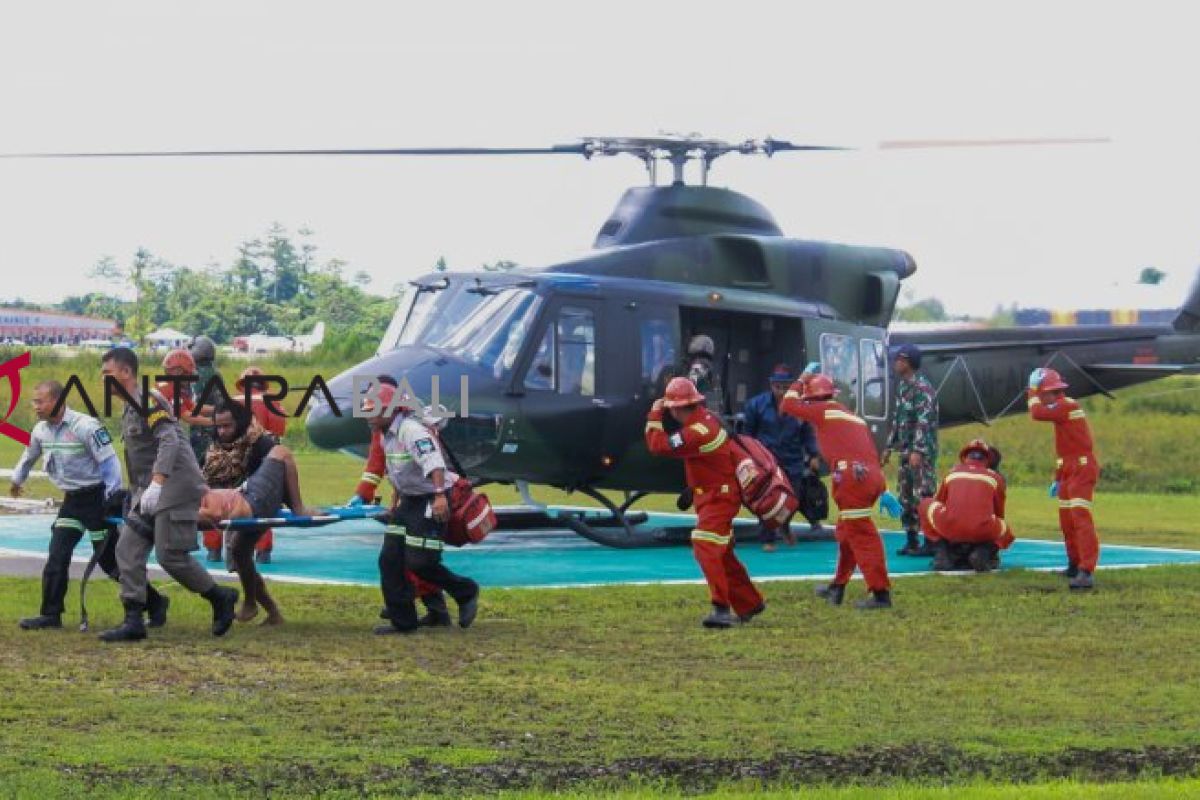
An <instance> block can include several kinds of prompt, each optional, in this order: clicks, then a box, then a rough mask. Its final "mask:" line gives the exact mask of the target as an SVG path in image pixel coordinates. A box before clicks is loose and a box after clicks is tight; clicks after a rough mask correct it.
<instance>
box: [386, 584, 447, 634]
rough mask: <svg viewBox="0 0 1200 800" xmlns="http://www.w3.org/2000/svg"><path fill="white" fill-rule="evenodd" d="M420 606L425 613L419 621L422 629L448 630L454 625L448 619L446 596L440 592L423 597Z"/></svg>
mask: <svg viewBox="0 0 1200 800" xmlns="http://www.w3.org/2000/svg"><path fill="white" fill-rule="evenodd" d="M421 604H422V605H423V606H425V612H426V613H425V616H423V617H421V619H420V625H421V627H422V628H449V627H452V626H453V625H454V621H453V620H451V619H450V609H449V608H448V607H447V606H446V595H444V594H442V593H441V592H434V593H433V594H427V595H424V596H423V597H422V598H421ZM385 610H386V609H385Z"/></svg>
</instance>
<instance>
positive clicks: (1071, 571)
mask: <svg viewBox="0 0 1200 800" xmlns="http://www.w3.org/2000/svg"><path fill="white" fill-rule="evenodd" d="M1054 574H1055V575H1059V576H1061V577H1063V578H1074V577H1075V576H1076V575H1078V574H1079V565H1078V564H1076V563H1075V562H1074V561H1068V562H1067V568H1066V569H1060V570H1059V571H1058V572H1056V573H1054Z"/></svg>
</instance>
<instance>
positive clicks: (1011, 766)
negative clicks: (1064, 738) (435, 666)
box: [62, 745, 1200, 795]
mask: <svg viewBox="0 0 1200 800" xmlns="http://www.w3.org/2000/svg"><path fill="white" fill-rule="evenodd" d="M62 772H63V774H65V775H70V776H71V777H73V778H76V779H81V780H82V782H83V783H84V785H85V786H86V787H87V788H89V789H95V788H110V789H111V788H117V787H121V786H126V787H130V786H132V787H139V788H151V787H155V786H159V787H173V788H178V787H179V786H180V783H181V782H187V783H193V784H198V785H206V784H207V785H213V784H219V785H222V786H223V787H224V788H225V789H226V790H234V791H241V790H244V791H245V792H246V793H247V794H251V793H255V794H261V793H263V792H273V791H286V792H288V793H294V794H314V795H315V794H321V793H323V792H330V791H340V792H344V793H350V794H357V793H360V792H361V793H363V794H367V793H369V792H379V791H380V790H382V789H385V788H386V789H389V790H396V791H408V792H414V791H419V792H425V793H434V794H446V795H460V794H462V793H464V792H491V791H499V790H521V789H545V790H565V789H580V788H585V787H587V788H619V787H631V786H646V785H654V786H659V787H673V788H677V789H679V790H681V791H685V792H700V791H709V790H712V789H715V788H717V787H719V786H721V785H727V784H729V783H737V782H753V783H761V784H770V785H775V786H799V785H804V784H822V783H837V784H844V783H859V784H870V785H882V784H888V783H893V782H902V781H903V782H929V783H947V782H949V783H955V782H966V781H970V780H978V779H984V780H990V781H998V782H1006V783H1024V782H1033V781H1043V780H1049V779H1055V778H1076V779H1080V780H1088V781H1100V782H1104V781H1122V780H1130V779H1134V778H1145V777H1160V776H1163V777H1188V776H1196V775H1200V745H1195V746H1188V747H1147V748H1142V749H1103V750H1085V749H1069V750H1063V751H1058V752H1054V753H1045V754H996V755H987V754H978V753H967V752H964V751H961V750H954V749H948V748H944V747H934V746H928V745H906V746H898V747H881V748H872V749H868V750H863V751H859V752H826V751H803V752H796V753H785V754H777V755H774V756H771V757H769V758H763V759H752V758H729V759H719V758H714V759H706V758H679V759H674V758H635V759H624V760H620V761H614V762H610V763H606V764H586V763H550V762H534V761H513V762H496V763H492V764H480V765H473V766H464V767H455V766H446V765H443V764H437V763H434V762H430V761H426V760H422V759H417V760H414V761H412V762H411V763H410V764H408V765H407V766H405V767H402V768H391V767H387V768H384V767H377V768H369V769H367V770H366V771H363V772H354V773H349V772H342V771H339V770H336V769H328V768H319V767H313V766H311V765H306V764H290V765H276V766H273V767H269V768H258V769H253V768H250V769H248V768H245V767H241V766H233V765H230V766H227V767H222V768H220V769H211V770H210V769H203V768H181V767H164V768H155V767H144V768H136V769H129V770H114V769H110V768H107V767H105V766H102V765H92V766H86V767H77V766H76V767H69V768H67V767H64V768H63V770H62Z"/></svg>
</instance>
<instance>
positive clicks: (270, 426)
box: [250, 394, 287, 441]
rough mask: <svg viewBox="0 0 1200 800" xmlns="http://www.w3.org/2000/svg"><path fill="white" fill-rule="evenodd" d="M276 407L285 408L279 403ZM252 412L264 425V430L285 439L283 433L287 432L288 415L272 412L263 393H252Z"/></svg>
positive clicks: (277, 437)
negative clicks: (282, 415) (283, 415)
mask: <svg viewBox="0 0 1200 800" xmlns="http://www.w3.org/2000/svg"><path fill="white" fill-rule="evenodd" d="M275 407H276V408H279V409H280V410H281V411H282V410H283V409H282V407H281V406H279V404H278V403H275ZM250 413H252V414H253V415H254V418H255V419H256V420H258V424H259V425H261V426H262V427H263V430H265V431H267V432H268V433H270V434H271V435H272V436H274V437H275V438H276V439H279V440H280V441H283V435H284V434H285V433H287V417H281V416H279V415H278V414H274V413H272V412H271V410H270V409H269V408H267V404H266V402H265V401H264V400H263V396H262V395H261V394H252V395H250Z"/></svg>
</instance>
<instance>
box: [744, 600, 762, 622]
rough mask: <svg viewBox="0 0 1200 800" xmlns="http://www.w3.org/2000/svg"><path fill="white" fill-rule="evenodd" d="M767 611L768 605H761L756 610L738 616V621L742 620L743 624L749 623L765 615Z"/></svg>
mask: <svg viewBox="0 0 1200 800" xmlns="http://www.w3.org/2000/svg"><path fill="white" fill-rule="evenodd" d="M766 610H767V604H766V603H759V604H758V605H756V606H755V607H754V608H752V609H750V610H749V611H747V612H746V613H745V614H738V620H740V621H741V622H749V621H750V620H752V619H754V618H755V617H757V616H758V615H759V614H761V613H763V612H764V611H766Z"/></svg>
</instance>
